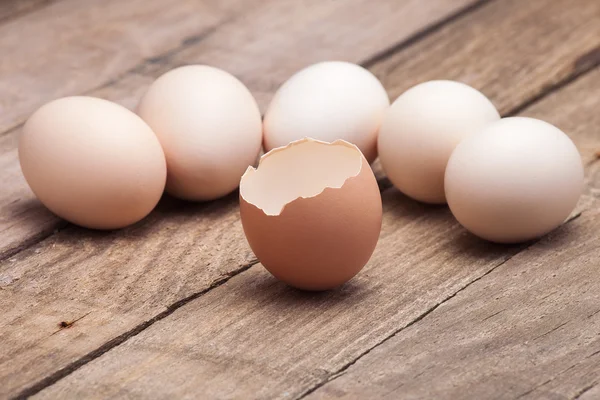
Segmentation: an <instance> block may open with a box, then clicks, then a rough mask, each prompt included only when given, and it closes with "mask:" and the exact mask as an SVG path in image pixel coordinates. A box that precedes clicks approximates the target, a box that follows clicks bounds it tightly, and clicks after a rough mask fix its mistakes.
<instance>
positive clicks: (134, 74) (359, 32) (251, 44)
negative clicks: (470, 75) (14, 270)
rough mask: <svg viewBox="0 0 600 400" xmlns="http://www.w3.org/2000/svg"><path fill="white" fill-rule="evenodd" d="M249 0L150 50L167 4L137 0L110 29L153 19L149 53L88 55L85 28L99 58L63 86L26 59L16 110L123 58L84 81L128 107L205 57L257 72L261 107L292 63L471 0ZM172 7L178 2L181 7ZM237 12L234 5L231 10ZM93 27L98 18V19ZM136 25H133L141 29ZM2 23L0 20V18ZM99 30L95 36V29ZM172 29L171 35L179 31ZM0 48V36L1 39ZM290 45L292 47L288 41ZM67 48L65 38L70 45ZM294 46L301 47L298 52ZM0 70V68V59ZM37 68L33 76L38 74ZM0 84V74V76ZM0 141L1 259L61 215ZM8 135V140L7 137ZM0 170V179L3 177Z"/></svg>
mask: <svg viewBox="0 0 600 400" xmlns="http://www.w3.org/2000/svg"><path fill="white" fill-rule="evenodd" d="M65 1H67V0H65ZM255 1H256V2H257V5H256V7H254V8H252V7H251V5H252V3H251V2H244V5H245V7H248V8H249V9H250V8H252V10H251V11H248V13H247V15H245V16H244V17H243V18H241V17H240V18H237V19H236V18H233V17H227V16H226V14H224V11H223V12H221V14H218V13H217V12H216V11H213V12H212V13H201V15H202V16H203V17H202V19H201V20H200V21H198V22H195V25H194V26H195V27H196V31H199V30H200V29H205V31H204V34H201V35H196V36H192V37H188V38H187V39H186V40H184V43H183V44H182V45H181V46H180V47H179V48H177V49H175V50H173V49H171V48H170V49H169V50H168V51H166V52H163V53H160V54H159V53H158V52H159V51H160V49H164V48H165V47H167V46H166V44H161V41H164V42H165V43H166V42H167V39H166V38H162V37H161V36H160V35H159V33H160V29H161V25H160V24H158V22H159V21H154V19H156V18H158V17H157V16H155V15H154V14H156V13H161V12H162V11H161V10H160V9H156V7H158V5H161V6H162V7H166V5H167V4H168V2H163V1H161V0H153V1H152V2H150V3H144V4H146V5H145V6H144V7H143V9H146V8H149V9H148V10H147V13H148V15H146V14H143V18H145V19H144V21H145V22H146V24H147V26H146V24H143V25H142V26H141V27H137V25H135V26H136V28H135V30H134V28H132V27H130V26H129V25H131V24H133V23H134V22H132V21H130V19H128V18H125V17H122V18H123V20H122V21H120V22H118V23H117V22H115V24H114V29H115V30H117V31H128V32H129V31H131V32H137V30H140V29H142V28H143V29H151V28H152V27H151V26H150V25H152V24H151V22H152V23H154V24H158V26H157V27H156V28H152V30H153V31H154V29H156V30H157V32H158V33H154V35H155V36H157V37H156V38H154V39H152V45H147V47H149V49H150V50H152V51H151V52H150V50H148V51H149V53H147V54H143V57H141V56H140V54H138V53H135V52H134V53H133V54H129V53H128V52H127V51H126V49H127V48H126V46H125V47H119V46H114V47H109V48H108V49H106V51H104V49H102V52H101V55H102V56H101V57H100V56H98V57H96V58H94V57H92V55H88V53H90V54H91V53H93V50H94V49H95V46H99V45H101V44H102V42H101V41H100V40H99V41H98V43H97V44H95V43H96V42H94V41H93V39H92V38H88V39H86V40H90V43H89V46H87V47H86V48H85V49H84V50H86V49H87V50H86V51H83V55H82V57H83V58H84V59H85V60H88V58H89V59H90V60H88V61H89V63H99V64H98V65H96V64H94V66H93V67H90V69H88V68H87V67H86V65H87V64H86V63H87V62H88V61H86V62H83V61H77V62H78V63H81V71H80V72H78V74H77V75H71V81H70V82H71V83H72V85H73V87H72V88H70V89H69V88H67V87H65V85H64V79H61V76H58V75H57V76H50V75H48V74H50V73H52V71H53V70H52V69H51V70H50V71H44V72H43V73H42V72H41V71H38V70H37V69H35V68H38V69H39V68H42V66H43V67H44V68H46V65H45V64H46V63H43V65H42V64H40V65H37V64H36V65H37V67H36V66H33V67H31V68H34V67H35V68H34V70H31V75H33V76H35V79H33V78H32V77H31V76H29V75H28V78H27V79H28V80H31V85H32V87H31V88H30V89H31V90H29V91H19V95H20V96H25V97H26V98H24V99H23V104H24V106H23V107H22V108H23V109H24V110H25V111H23V112H29V111H30V108H32V107H33V105H32V104H33V103H32V102H39V103H41V102H43V101H45V100H48V99H49V98H51V97H55V96H58V95H63V94H66V92H65V90H71V89H72V92H75V91H76V90H84V89H85V88H87V87H90V85H91V84H89V83H90V82H91V80H93V82H96V83H97V82H99V81H102V79H98V75H102V74H103V73H104V72H106V73H105V75H106V76H105V77H104V78H103V79H108V78H109V77H110V78H112V77H113V76H114V74H115V73H117V72H121V71H123V70H124V69H125V65H126V66H127V68H130V70H129V72H127V73H124V75H122V76H120V77H118V78H115V79H114V80H113V81H112V82H110V84H108V85H105V86H103V87H100V88H98V89H96V90H93V91H91V92H89V93H88V94H90V95H93V96H99V97H104V98H107V99H109V100H112V101H116V102H118V103H121V104H124V105H126V106H128V107H130V108H133V107H134V106H135V105H136V104H137V101H138V100H139V98H140V97H141V95H142V94H143V93H144V91H145V90H146V88H147V87H148V85H149V84H150V83H151V82H152V81H153V80H154V79H155V78H156V77H157V76H158V75H160V74H161V73H162V72H165V71H166V70H168V69H171V68H173V67H175V66H178V65H181V64H188V63H194V62H199V63H209V64H212V65H215V66H218V67H221V68H223V69H225V70H228V71H230V72H232V73H234V74H237V75H238V76H240V77H241V78H242V79H243V80H244V81H245V82H246V83H248V84H249V86H250V87H251V88H256V86H255V85H253V82H254V81H255V80H257V79H259V82H263V81H262V79H269V85H270V86H269V88H268V90H267V89H265V88H264V87H261V88H260V89H261V90H259V91H255V93H256V94H257V96H258V98H259V100H261V105H262V106H263V108H264V105H265V104H266V101H267V98H269V96H270V95H272V93H273V91H274V90H275V88H276V87H277V86H278V85H279V84H281V83H282V82H283V80H284V78H286V77H288V76H289V75H291V74H292V73H293V72H295V71H296V69H299V68H301V67H303V66H305V65H307V64H310V63H311V62H314V61H317V60H323V59H329V58H330V57H331V58H332V57H334V56H335V57H340V58H342V59H344V60H347V61H354V62H361V61H364V60H365V59H367V58H369V57H371V56H373V55H375V54H378V52H380V51H383V50H384V49H385V48H387V47H389V46H392V45H394V44H396V43H398V42H402V41H403V40H405V39H407V38H408V37H409V36H410V35H413V34H415V32H418V31H420V30H423V29H425V28H426V27H428V26H430V25H431V24H435V23H437V22H438V21H440V20H441V19H443V18H445V17H447V16H449V15H452V14H454V13H457V12H460V11H461V10H462V9H463V8H464V7H466V6H469V5H470V4H474V3H476V2H475V1H474V0H432V1H429V2H428V3H427V6H426V7H425V6H423V4H422V3H420V2H418V1H404V2H402V3H400V4H399V3H398V2H397V1H396V0H385V1H379V2H378V3H377V6H376V7H373V6H372V5H371V2H370V1H368V0H351V1H344V2H338V1H332V2H321V1H317V0H311V1H308V2H297V1H291V0H290V1H277V2H274V1H264V0H255ZM238 2H239V0H238ZM188 3H189V4H188ZM78 4H80V5H79V7H75V11H70V13H67V14H66V16H65V17H64V18H65V19H66V20H69V19H71V18H81V16H80V15H78V14H73V13H76V12H79V13H83V11H82V10H81V8H82V5H81V4H82V3H78ZM135 4H137V3H136V2H135V1H134V2H127V7H128V8H127V9H126V10H125V11H127V10H129V11H130V14H131V15H130V17H131V18H133V21H135V18H134V17H136V14H135V13H134V11H135V10H136V9H135ZM153 4H154V6H153ZM177 4H178V5H177V7H174V8H175V11H172V10H170V11H169V12H168V13H166V14H167V15H166V16H163V17H162V18H165V19H166V20H168V21H169V22H172V21H175V20H178V18H179V19H181V20H182V22H181V23H182V24H183V26H184V27H185V26H186V25H185V24H186V23H188V22H189V21H188V18H192V19H193V20H194V21H195V19H196V17H194V15H196V14H199V13H200V11H199V10H196V9H190V7H200V8H202V7H208V8H210V7H213V8H214V7H216V4H218V5H219V6H218V10H221V9H222V8H223V9H228V8H227V7H229V8H231V9H233V8H234V7H233V5H234V4H235V2H234V1H233V0H229V1H228V2H218V3H217V2H216V1H212V2H208V3H206V2H204V3H202V4H203V5H199V4H198V2H187V1H186V2H183V3H182V4H181V5H179V3H177ZM138 5H139V4H138ZM130 7H131V8H130ZM152 7H154V8H152ZM181 7H184V8H183V9H180V8H181ZM97 8H98V7H97ZM240 8H241V7H240ZM86 9H87V6H86ZM357 9H361V10H363V9H364V10H366V11H365V12H361V13H356V12H355V11H356V10H357ZM77 10H79V11H77ZM211 10H212V8H211ZM125 11H123V12H125ZM65 12H67V11H65ZM236 12H241V11H240V10H236ZM291 12H293V14H292V13H291ZM87 13H88V14H89V15H88V14H85V15H88V17H87V18H88V19H89V18H90V16H92V15H94V13H93V11H89V10H88V11H87ZM178 13H184V14H186V16H185V18H183V17H181V18H180V17H178ZM163 14H164V13H163ZM172 14H173V15H172ZM44 15H46V14H44ZM125 15H128V14H125ZM290 16H293V23H290V21H289V18H290ZM167 17H168V18H167ZM227 18H229V19H227ZM38 19H39V20H40V21H39V22H38V25H40V24H42V22H43V16H40V17H38ZM205 19H206V20H205ZM224 19H227V22H226V23H222V22H219V21H222V20H224ZM382 21H386V22H385V23H384V22H382ZM398 21H405V23H402V24H400V25H398ZM62 23H63V24H65V23H66V22H65V21H63V22H62ZM211 23H212V24H218V27H217V28H214V29H210V26H212V25H210V24H211ZM98 24H99V22H98ZM136 24H137V23H136ZM164 24H165V23H164V22H163V25H164ZM398 26H400V27H398ZM43 27H44V25H41V27H40V29H42V28H43ZM307 27H310V29H307ZM373 27H376V28H373ZM44 29H50V28H44ZM97 29H100V28H98V27H97ZM165 29H166V28H165ZM144 32H145V31H140V34H142V33H144ZM185 32H187V31H185ZM338 32H339V33H338ZM353 32H354V33H353ZM1 33H2V30H1V27H0V34H1ZM80 34H81V33H80ZM144 34H145V33H144ZM182 34H183V31H182ZM342 34H343V35H342ZM68 35H71V33H68ZM72 35H74V36H75V37H77V35H78V34H77V33H76V32H75V33H72ZM102 35H104V34H102ZM102 35H101V38H104V36H102ZM106 35H108V34H106ZM171 35H175V33H171ZM13 36H14V34H13ZM88 36H89V35H88ZM144 37H145V36H144ZM332 37H335V40H331V38H332ZM176 38H179V36H177V37H176ZM134 39H135V37H134V36H131V39H130V40H131V43H130V44H131V45H132V46H133V45H135V43H136V42H135V41H134ZM15 40H16V39H15ZM102 40H104V39H102ZM107 40H108V39H107ZM144 40H145V39H144ZM147 40H150V39H147ZM178 40H179V39H178ZM155 42H157V43H155ZM111 43H112V42H111ZM144 43H145V42H144ZM168 43H172V40H170V39H169V41H168ZM300 46H302V47H300ZM50 47H51V51H52V52H53V53H57V54H58V55H61V54H62V56H61V57H63V58H64V60H63V61H62V64H60V63H59V66H60V68H58V67H56V71H58V72H56V71H55V72H56V74H60V73H64V71H65V68H66V64H65V63H68V62H71V63H72V62H74V61H73V60H74V59H75V58H74V57H73V56H72V55H71V56H69V54H71V53H70V51H71V50H69V49H70V47H69V48H67V49H65V50H62V51H61V52H58V51H57V50H56V48H52V46H50ZM88 47H89V48H88ZM310 47H312V48H318V49H319V50H318V53H315V51H309V50H310ZM2 48H3V45H2V39H1V38H0V49H2ZM292 49H294V50H293V51H292ZM76 50H77V49H76V48H74V50H73V51H76ZM299 50H302V52H300V51H299ZM45 51H50V50H45ZM111 51H112V52H113V53H111ZM114 52H119V54H120V55H121V57H117V59H116V60H117V61H118V60H120V59H121V58H123V62H122V63H121V62H117V61H115V62H114V63H113V64H114V65H115V67H114V68H112V69H111V71H108V72H107V71H104V70H102V71H104V72H102V71H99V68H104V67H103V65H105V64H103V62H104V60H105V58H106V59H112V58H114V57H115V54H114ZM30 54H31V51H30V52H28V53H26V54H23V55H22V56H23V57H26V56H27V57H29V55H30ZM57 54H53V56H54V57H57V56H58V55H57ZM40 56H42V54H41V55H40ZM84 56H85V57H84ZM150 56H152V58H151V59H150V60H148V61H146V62H143V63H141V64H137V65H135V66H134V67H131V65H133V64H134V60H138V61H143V60H145V59H146V58H148V57H150ZM92 58H94V59H92ZM61 60H62V59H61ZM78 65H79V64H78ZM84 67H85V68H84ZM6 68H12V72H13V75H14V69H15V64H14V63H10V64H7V66H6ZM78 68H79V66H78ZM59 69H60V71H59ZM78 71H79V70H78ZM0 72H2V66H1V65H0ZM109 72H110V73H109ZM20 73H29V72H27V71H25V72H20ZM38 75H40V76H39V77H38ZM0 76H2V75H0ZM7 79H8V78H7ZM36 79H37V80H36ZM41 82H43V84H42V83H41ZM45 85H51V87H52V88H51V90H50V92H48V93H46V92H45V91H44V90H45V89H44V88H45ZM1 87H2V78H1V77H0V88H1ZM265 90H266V91H265ZM9 93H10V92H9ZM69 93H71V92H69ZM75 93H76V92H75ZM11 96H12V95H10V96H8V97H6V98H0V111H1V108H2V106H1V104H2V102H3V101H6V104H9V103H10V105H11V108H10V110H7V113H6V114H2V113H1V112H0V127H2V118H3V117H5V116H6V117H7V118H8V117H10V115H13V114H14V113H15V112H16V111H17V110H19V108H20V106H19V104H20V103H19V102H18V101H16V100H15V99H14V98H13V97H11ZM36 104H37V103H36ZM25 105H26V106H25ZM15 118H16V117H15ZM20 118H21V117H19V118H17V120H18V121H20ZM0 132H1V129H0ZM11 134H12V135H13V136H15V135H18V130H14V131H13V132H11ZM5 143H6V144H5V145H3V147H2V149H1V150H0V151H1V153H0V163H1V164H2V166H3V167H4V168H3V169H2V170H0V179H1V180H3V181H5V182H7V184H6V185H7V188H6V189H5V190H3V191H2V192H0V215H2V216H3V217H2V219H0V259H2V258H6V257H9V256H10V255H12V254H14V253H15V252H17V251H19V250H21V249H22V248H24V247H26V246H28V245H29V244H31V243H33V242H35V241H37V240H39V239H40V238H43V237H45V236H48V235H49V234H51V233H52V232H53V231H54V230H55V229H57V228H59V227H60V226H62V225H64V224H63V223H62V222H61V221H60V220H58V219H57V218H56V217H53V216H52V215H51V214H50V213H49V212H48V211H46V210H45V209H43V208H42V207H41V206H40V205H39V203H38V202H37V201H36V200H35V199H34V196H33V194H32V193H31V191H30V190H29V188H28V187H27V185H26V183H25V181H24V179H23V178H22V176H21V173H20V169H19V166H18V162H17V152H16V148H15V146H16V141H15V140H14V139H7V140H6V142H5ZM8 144H12V147H10V146H9V145H8ZM5 177H6V179H4V178H5Z"/></svg>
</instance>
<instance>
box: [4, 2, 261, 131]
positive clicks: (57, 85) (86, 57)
mask: <svg viewBox="0 0 600 400" xmlns="http://www.w3.org/2000/svg"><path fill="white" fill-rule="evenodd" d="M257 2H258V1H240V0H227V1H217V0H205V1H195V0H183V1H177V2H168V1H163V0H131V1H126V2H124V1H119V0H89V1H85V2H81V1H78V0H63V1H59V2H55V3H52V4H49V5H48V6H47V7H43V8H41V9H39V10H36V11H34V12H31V13H29V14H27V15H24V16H22V17H21V18H18V19H15V20H11V21H8V22H7V23H5V24H2V25H1V26H0V51H2V54H3V55H5V57H3V60H2V63H0V93H1V94H2V95H1V102H0V132H5V131H6V130H8V129H10V128H12V127H15V126H17V125H19V124H20V123H22V122H23V121H24V119H25V118H26V117H27V116H28V115H29V114H30V113H31V112H32V111H33V110H35V109H36V108H37V107H39V106H40V105H42V104H43V103H45V102H47V101H49V100H51V99H54V98H56V97H61V96H65V95H70V94H81V93H83V92H86V91H89V90H92V89H94V88H96V87H98V86H100V85H102V84H105V83H106V82H108V81H110V80H113V79H115V78H118V77H119V76H120V75H122V74H123V73H125V72H127V71H128V70H130V69H131V68H133V67H135V66H137V65H139V64H140V62H143V61H145V60H147V59H153V58H154V57H157V56H159V55H162V54H164V53H165V52H168V51H172V50H173V49H176V48H178V47H181V46H182V41H183V42H184V43H185V41H186V40H190V39H191V40H199V38H201V37H202V35H203V34H206V33H207V32H210V31H212V30H214V29H215V28H216V27H217V26H218V25H220V24H221V23H222V22H223V21H225V20H231V19H232V18H235V17H237V16H239V15H240V14H243V13H244V12H245V11H246V10H247V9H248V8H251V7H252V6H253V5H254V4H256V3H257ZM184 45H185V44H184Z"/></svg>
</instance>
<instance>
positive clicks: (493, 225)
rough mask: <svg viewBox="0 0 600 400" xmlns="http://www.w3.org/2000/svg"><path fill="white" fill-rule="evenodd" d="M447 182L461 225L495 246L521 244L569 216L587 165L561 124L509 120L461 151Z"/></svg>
mask: <svg viewBox="0 0 600 400" xmlns="http://www.w3.org/2000/svg"><path fill="white" fill-rule="evenodd" d="M445 184H446V197H447V199H448V205H449V206H450V210H451V211H452V213H453V214H454V216H455V217H456V219H457V220H458V222H460V223H461V225H463V226H464V227H465V228H467V229H468V230H469V231H471V232H472V233H474V234H475V235H477V236H480V237H482V238H484V239H487V240H490V241H493V242H502V243H516V242H522V241H527V240H530V239H534V238H536V237H539V236H542V235H544V234H546V233H548V232H550V231H551V230H553V229H554V228H556V227H557V226H559V225H560V224H561V223H562V222H563V221H564V220H565V219H566V218H567V217H568V216H569V214H570V213H571V212H572V211H573V209H574V207H575V205H576V204H577V201H578V199H579V197H580V195H581V192H582V189H583V165H582V162H581V156H580V155H579V152H578V151H577V148H576V147H575V145H574V144H573V142H572V141H571V139H569V137H568V136H567V135H565V134H564V133H563V132H562V131H561V130H559V129H558V128H556V127H555V126H553V125H551V124H549V123H547V122H544V121H540V120H536V119H533V118H523V117H515V118H505V119H502V120H500V121H497V122H495V123H493V124H490V125H488V126H487V127H486V128H485V129H484V130H483V131H481V132H479V133H478V134H476V135H473V136H470V137H468V138H467V139H465V140H464V141H463V142H461V143H460V144H459V145H458V146H457V147H456V150H455V151H454V152H453V153H452V156H451V157H450V160H449V161H448V167H447V168H446V182H445Z"/></svg>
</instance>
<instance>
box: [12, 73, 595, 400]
mask: <svg viewBox="0 0 600 400" xmlns="http://www.w3.org/2000/svg"><path fill="white" fill-rule="evenodd" d="M592 70H593V68H587V69H586V70H585V71H584V72H581V71H579V72H577V73H576V74H574V75H576V76H569V77H568V78H566V79H564V80H562V81H560V82H559V83H557V84H556V85H553V86H552V87H550V88H549V89H548V90H546V91H544V93H545V94H544V96H536V99H535V101H532V102H529V103H528V105H527V107H523V108H520V111H519V112H523V111H524V110H526V109H527V108H529V107H530V106H533V105H534V104H536V103H537V102H538V101H540V100H542V99H543V98H544V97H546V96H548V95H550V94H552V93H554V92H556V91H558V90H559V89H560V88H563V87H565V86H567V85H569V84H570V83H572V82H575V81H576V80H577V79H578V78H580V77H583V76H584V75H585V73H586V72H590V71H592ZM554 87H556V89H552V88H554ZM514 114H515V113H513V112H510V113H509V114H508V115H506V116H509V115H514ZM599 161H600V159H594V160H592V161H590V162H589V163H588V164H587V165H588V166H589V165H592V164H594V163H597V162H599ZM377 182H378V184H379V186H380V191H384V190H385V189H387V188H389V187H391V184H390V183H389V180H387V178H385V177H383V178H380V179H378V181H377ZM584 212H585V210H582V211H579V212H577V213H575V214H574V215H572V216H571V217H569V219H567V220H566V221H565V222H564V223H563V225H567V224H569V223H570V222H572V221H574V220H576V219H577V218H579V217H581V215H582V214H583V213H584ZM538 241H539V239H538V240H534V241H531V242H528V243H526V244H524V245H522V246H521V247H520V248H519V250H518V251H517V252H515V253H513V254H511V255H509V256H508V257H507V258H506V259H504V260H503V261H501V262H500V263H498V264H496V265H494V266H492V267H491V268H489V269H488V270H487V271H485V272H484V273H483V274H481V275H479V276H477V277H475V278H474V279H472V280H471V281H469V282H468V283H466V284H465V285H464V286H462V287H460V288H458V289H457V290H456V291H454V292H453V293H451V294H449V295H448V296H446V297H445V298H444V299H442V300H441V301H439V302H438V303H436V304H434V305H433V306H431V307H430V308H428V309H427V310H425V311H424V312H423V313H421V314H419V315H418V316H416V317H415V318H414V319H412V320H410V321H409V322H408V323H407V324H405V325H403V326H402V327H400V328H398V329H397V330H395V331H394V332H392V333H391V334H389V335H388V336H386V337H385V338H383V339H382V340H380V341H379V342H378V343H376V344H375V345H373V346H371V347H369V348H368V349H366V350H364V351H363V352H362V353H360V354H359V355H358V356H357V357H355V358H354V359H352V360H351V361H349V362H348V363H346V364H344V365H343V366H342V367H341V368H339V369H338V370H336V371H335V372H331V373H328V374H327V376H326V377H325V378H324V379H323V380H322V381H320V382H319V383H317V384H316V385H315V386H313V387H311V388H308V389H307V390H306V391H304V392H303V393H301V394H300V395H299V396H298V397H296V398H295V400H301V399H303V398H305V397H306V396H308V395H310V394H311V393H313V392H315V391H316V390H318V389H319V388H321V387H322V386H324V385H326V384H327V383H329V382H331V381H334V380H335V379H337V378H338V377H340V376H342V375H343V374H344V373H345V371H346V370H347V369H348V368H350V367H351V366H352V365H354V364H356V362H358V361H359V360H360V359H361V358H363V357H364V356H366V355H368V354H369V353H371V352H372V351H373V350H374V349H376V348H377V347H379V346H380V345H383V344H384V343H386V342H387V341H389V340H390V339H392V338H393V337H395V336H396V335H398V334H399V333H401V332H402V331H404V330H405V329H407V328H409V327H411V326H412V325H414V324H416V323H418V322H419V321H421V320H423V319H424V318H426V317H427V316H428V315H429V314H431V313H432V312H434V311H435V310H436V309H438V308H439V307H440V306H441V305H443V304H444V303H446V302H447V301H449V300H451V299H452V298H454V297H455V296H456V295H458V294H459V293H461V292H462V291H464V290H465V289H467V288H468V287H469V286H471V285H472V284H474V283H476V282H478V281H479V280H481V279H483V278H484V277H486V276H487V275H489V274H490V273H492V272H493V271H495V270H496V269H497V268H499V267H501V266H502V265H504V264H505V263H507V262H508V261H510V260H511V259H512V258H514V257H515V256H517V255H519V254H521V253H523V252H525V251H527V250H528V249H529V248H530V247H531V246H533V245H535V244H536V243H537V242H538ZM258 263H259V261H258V260H254V261H252V262H250V263H247V264H245V265H242V266H241V267H240V268H238V269H235V270H233V271H231V272H230V273H228V274H225V275H223V276H222V277H220V278H218V279H217V280H215V281H213V282H212V283H211V284H210V285H209V286H208V287H207V288H205V289H203V290H201V291H198V292H195V293H193V294H191V295H189V296H187V297H186V298H184V299H181V300H179V301H176V302H175V303H173V304H171V305H169V306H167V309H166V310H165V311H163V312H161V313H159V314H157V315H156V316H154V317H153V318H151V319H149V320H147V321H144V322H143V323H141V324H139V325H137V326H135V327H134V328H132V329H130V330H129V331H127V332H125V333H123V334H121V335H119V336H117V337H115V338H114V339H111V340H110V341H108V342H106V343H105V344H103V345H102V346H100V347H99V348H97V349H95V350H93V351H91V352H90V353H88V354H86V355H85V356H83V357H81V358H79V359H77V360H76V361H74V362H72V363H70V364H69V365H67V366H65V367H63V368H61V369H60V370H58V371H56V372H55V373H53V374H52V375H49V376H48V377H46V378H43V379H42V380H40V381H38V382H36V383H35V384H34V385H32V386H30V387H28V388H26V389H24V390H23V391H21V392H20V393H19V394H17V395H16V396H15V397H14V399H25V398H28V397H30V396H33V395H35V394H37V393H39V392H40V391H42V390H44V389H45V388H47V387H49V386H51V385H53V384H54V383H56V382H58V381H59V380H61V379H62V378H64V377H66V376H68V375H70V374H71V373H73V372H75V371H76V370H78V369H79V368H81V367H83V366H84V365H85V364H87V363H89V362H91V361H93V360H95V359H96V358H98V357H100V356H102V355H103V354H105V353H107V352H108V351H110V350H112V349H113V348H115V347H117V346H119V345H121V344H123V343H124V342H126V341H127V340H129V339H130V338H132V337H134V336H137V335H138V334H140V333H141V332H142V331H144V330H145V329H147V328H149V327H150V326H152V325H153V324H154V323H156V322H158V321H160V320H162V319H164V318H167V317H168V316H170V315H171V314H173V312H175V311H176V310H177V309H179V308H181V307H183V306H185V305H186V304H188V303H190V302H191V301H194V300H196V299H198V298H200V297H201V296H203V295H205V294H206V293H208V292H210V291H211V290H213V289H216V288H218V287H220V286H222V285H223V284H225V283H226V282H227V281H229V280H230V279H231V278H233V277H235V276H237V275H240V274H242V273H244V272H246V271H247V270H249V269H250V268H252V267H253V266H254V265H256V264H258ZM591 388H592V387H590V388H588V390H589V389H591ZM586 391H587V390H586Z"/></svg>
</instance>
